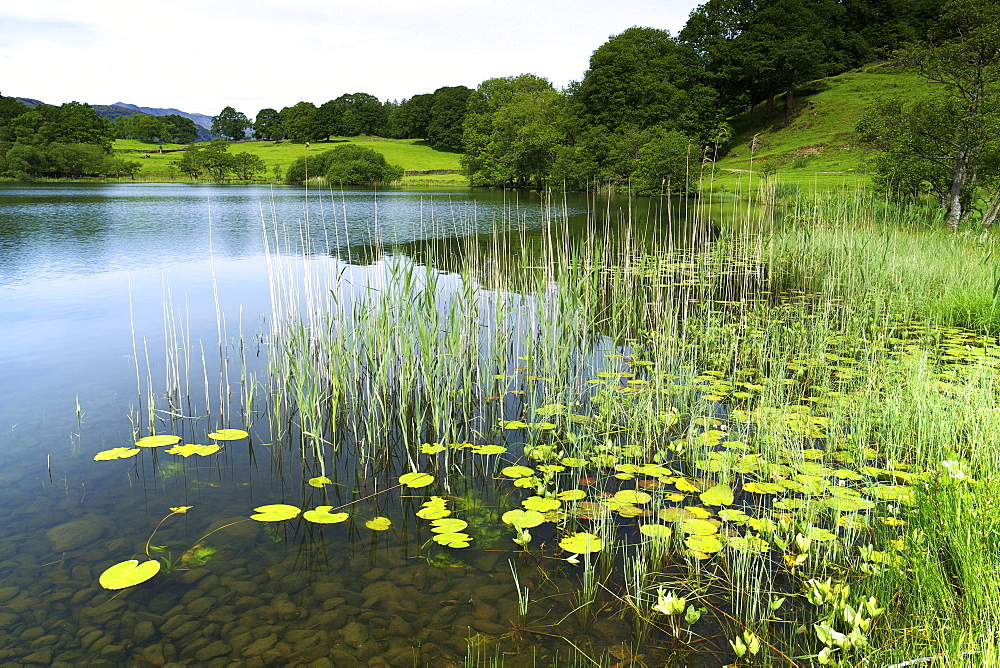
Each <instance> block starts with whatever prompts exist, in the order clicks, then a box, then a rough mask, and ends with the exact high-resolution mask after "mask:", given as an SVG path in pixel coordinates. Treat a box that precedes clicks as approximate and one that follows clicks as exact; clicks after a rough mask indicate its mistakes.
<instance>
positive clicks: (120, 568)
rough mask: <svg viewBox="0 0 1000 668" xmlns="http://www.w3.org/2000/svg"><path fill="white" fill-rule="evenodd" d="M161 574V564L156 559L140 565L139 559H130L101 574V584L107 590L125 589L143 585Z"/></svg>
mask: <svg viewBox="0 0 1000 668" xmlns="http://www.w3.org/2000/svg"><path fill="white" fill-rule="evenodd" d="M159 572H160V562H159V561H156V560H155V559H151V560H149V561H144V562H143V563H141V564H140V563H139V560H138V559H129V560H128V561H122V562H120V563H117V564H115V565H114V566H112V567H111V568H109V569H107V570H105V571H104V572H103V573H101V577H100V580H99V582H100V583H101V586H102V587H104V588H105V589H124V588H125V587H131V586H133V585H137V584H142V583H143V582H145V581H146V580H148V579H150V578H151V577H153V576H154V575H156V574H157V573H159Z"/></svg>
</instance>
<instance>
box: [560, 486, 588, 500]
mask: <svg viewBox="0 0 1000 668" xmlns="http://www.w3.org/2000/svg"><path fill="white" fill-rule="evenodd" d="M556 498H557V499H561V500H562V501H579V500H581V499H586V498H587V493H586V492H585V491H583V490H582V489H566V490H563V491H561V492H559V493H558V494H556Z"/></svg>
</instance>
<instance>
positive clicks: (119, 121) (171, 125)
mask: <svg viewBox="0 0 1000 668" xmlns="http://www.w3.org/2000/svg"><path fill="white" fill-rule="evenodd" d="M110 131H111V134H112V136H113V137H115V138H116V139H136V140H138V141H141V142H144V143H147V144H163V143H172V144H189V143H191V142H193V141H194V140H195V137H197V134H198V133H197V130H196V128H195V124H194V121H192V120H191V119H190V118H185V117H183V116H179V115H177V114H170V115H167V116H151V115H149V114H129V115H126V116H119V117H118V118H116V119H114V120H113V121H111V127H110Z"/></svg>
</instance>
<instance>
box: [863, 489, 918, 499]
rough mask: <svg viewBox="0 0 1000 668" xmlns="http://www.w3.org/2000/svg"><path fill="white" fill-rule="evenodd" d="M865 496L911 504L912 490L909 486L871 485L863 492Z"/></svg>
mask: <svg viewBox="0 0 1000 668" xmlns="http://www.w3.org/2000/svg"><path fill="white" fill-rule="evenodd" d="M865 494H867V495H869V496H874V497H875V498H876V499H882V500H883V501H902V502H903V503H912V502H913V488H912V487H910V486H909V485H873V486H872V487H869V488H867V489H866V490H865Z"/></svg>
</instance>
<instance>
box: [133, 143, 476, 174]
mask: <svg viewBox="0 0 1000 668" xmlns="http://www.w3.org/2000/svg"><path fill="white" fill-rule="evenodd" d="M345 143H351V144H358V145H361V146H364V147H366V148H370V149H373V150H375V151H378V152H379V153H381V154H382V155H384V156H385V158H386V160H388V161H389V163H391V164H396V165H400V166H401V167H402V168H403V169H404V170H406V171H417V170H429V169H461V165H460V164H459V162H458V157H459V154H458V153H450V152H448V151H436V150H434V149H432V148H431V147H429V146H427V145H426V144H425V143H424V142H423V140H420V139H383V138H380V137H344V138H334V139H333V140H331V141H329V142H311V144H310V145H309V146H306V145H305V144H293V143H292V142H288V141H282V142H272V141H251V142H240V143H232V144H230V147H229V151H230V153H241V152H247V153H253V154H255V155H258V156H260V158H261V159H262V160H263V161H264V163H265V164H266V165H267V169H268V173H267V175H266V176H265V175H261V176H260V177H259V178H260V179H261V180H267V179H271V178H272V177H273V174H274V172H273V171H272V170H273V169H274V167H275V166H277V167H280V168H281V170H282V171H284V170H285V169H286V168H287V167H288V166H289V165H291V164H292V162H293V161H294V160H295V159H296V158H299V157H301V156H304V155H305V156H308V155H316V154H318V153H322V152H323V151H328V150H330V149H331V148H333V147H335V146H342V145H343V144H345ZM196 146H197V144H196ZM164 148H165V149H173V148H182V146H173V145H164ZM114 149H115V150H117V151H127V152H123V153H121V154H120V157H122V158H125V159H127V160H136V161H137V162H139V163H140V164H141V165H142V168H141V170H140V172H139V174H138V175H137V177H136V178H137V179H138V180H145V181H169V180H185V178H186V177H184V176H183V175H181V174H180V173H179V172H176V168H175V167H174V168H173V169H172V165H173V163H175V162H176V161H177V160H178V159H179V156H180V154H179V153H159V152H158V150H157V149H158V147H157V146H156V145H154V144H143V143H142V142H138V141H133V140H122V139H119V140H116V141H115V143H114ZM135 150H141V151H145V153H135V152H134V151H135ZM141 155H148V156H149V157H148V158H145V157H143V158H140V156H141ZM468 183H469V182H468V179H466V178H465V177H464V176H463V175H461V174H432V175H418V176H405V177H403V182H402V184H403V185H404V186H468Z"/></svg>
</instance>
